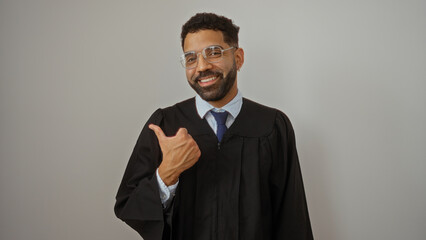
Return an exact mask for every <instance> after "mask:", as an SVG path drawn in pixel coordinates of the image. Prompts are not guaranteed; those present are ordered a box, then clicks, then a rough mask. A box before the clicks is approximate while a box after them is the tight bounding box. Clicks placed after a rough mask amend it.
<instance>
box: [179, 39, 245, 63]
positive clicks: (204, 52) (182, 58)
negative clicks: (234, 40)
mask: <svg viewBox="0 0 426 240" xmlns="http://www.w3.org/2000/svg"><path fill="white" fill-rule="evenodd" d="M211 47H219V48H220V51H221V56H220V57H219V58H217V61H213V62H212V61H209V60H207V56H206V49H208V48H211ZM233 48H235V49H238V47H234V46H232V47H229V48H227V49H223V47H222V46H220V45H211V46H207V47H205V48H203V50H201V51H200V52H198V53H197V52H196V51H188V52H185V53H183V54H182V55H181V57H180V63H181V64H182V67H183V68H185V69H194V68H196V67H197V66H198V56H199V55H200V54H201V55H202V56H203V58H204V60H206V61H207V62H208V63H218V62H220V61H221V60H222V59H223V52H225V51H228V50H231V49H233ZM188 53H195V54H197V58H196V59H197V62H196V64H195V66H193V67H186V66H185V62H186V60H185V55H186V54H188Z"/></svg>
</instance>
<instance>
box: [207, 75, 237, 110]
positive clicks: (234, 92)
mask: <svg viewBox="0 0 426 240" xmlns="http://www.w3.org/2000/svg"><path fill="white" fill-rule="evenodd" d="M237 93H238V88H237V81H235V83H234V86H232V88H231V90H229V92H228V93H227V94H226V95H225V97H223V98H222V99H220V100H218V101H209V102H208V103H210V104H211V105H212V106H213V107H215V108H221V107H223V106H225V105H226V104H228V103H229V102H230V101H231V100H232V99H234V97H235V96H237Z"/></svg>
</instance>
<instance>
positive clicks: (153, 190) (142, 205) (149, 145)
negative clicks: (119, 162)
mask: <svg viewBox="0 0 426 240" xmlns="http://www.w3.org/2000/svg"><path fill="white" fill-rule="evenodd" d="M161 122H162V112H161V110H160V109H159V110H157V111H156V112H154V113H153V115H152V116H151V117H150V119H149V120H148V122H147V123H146V124H145V126H144V127H143V130H142V132H141V134H140V136H139V138H138V141H137V143H136V146H135V148H134V150H133V153H132V155H131V157H130V160H129V162H128V165H127V167H126V170H125V173H124V177H123V180H122V182H121V184H120V187H119V190H118V193H117V196H116V204H115V207H114V211H115V214H116V216H117V217H118V218H120V219H121V220H123V221H124V222H126V223H127V224H128V225H129V226H130V227H132V228H133V229H135V230H136V231H137V232H138V233H139V234H140V235H141V236H142V237H143V238H144V239H146V240H156V239H158V240H160V239H162V237H163V230H164V229H165V228H166V229H167V224H166V223H165V219H166V218H165V214H166V212H165V211H164V210H163V207H162V204H161V200H160V193H159V189H158V183H157V179H156V174H155V171H156V169H157V167H158V166H159V165H160V163H161V149H160V147H159V145H158V141H157V138H156V137H155V134H154V132H153V131H151V130H150V129H149V128H148V125H149V124H150V123H154V124H156V125H159V126H160V125H161Z"/></svg>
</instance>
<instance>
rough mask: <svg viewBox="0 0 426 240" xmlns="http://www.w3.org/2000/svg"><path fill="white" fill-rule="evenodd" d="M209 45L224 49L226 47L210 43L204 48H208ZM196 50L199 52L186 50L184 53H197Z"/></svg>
mask: <svg viewBox="0 0 426 240" xmlns="http://www.w3.org/2000/svg"><path fill="white" fill-rule="evenodd" d="M208 47H220V48H222V49H224V47H222V46H220V45H209V46H207V47H204V48H203V49H205V48H208ZM203 49H201V51H203ZM201 51H199V52H201ZM196 52H197V51H186V52H183V54H187V53H196Z"/></svg>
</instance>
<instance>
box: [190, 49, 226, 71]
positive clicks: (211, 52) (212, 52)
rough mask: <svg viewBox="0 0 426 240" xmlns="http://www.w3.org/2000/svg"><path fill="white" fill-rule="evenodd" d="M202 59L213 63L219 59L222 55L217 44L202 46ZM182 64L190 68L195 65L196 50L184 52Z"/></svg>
mask: <svg viewBox="0 0 426 240" xmlns="http://www.w3.org/2000/svg"><path fill="white" fill-rule="evenodd" d="M202 54H203V57H204V59H206V61H208V62H210V63H215V62H218V61H219V60H220V58H221V57H222V48H221V47H219V46H210V47H207V48H204V49H203V51H202ZM184 60H185V62H184V66H185V67H186V68H192V67H195V66H196V65H197V61H198V54H197V53H196V52H188V53H185V58H184Z"/></svg>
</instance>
